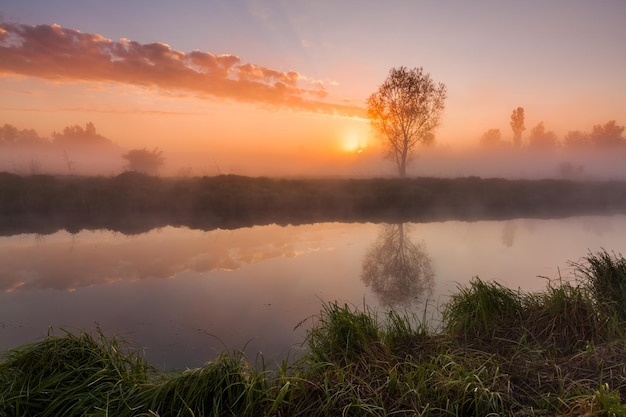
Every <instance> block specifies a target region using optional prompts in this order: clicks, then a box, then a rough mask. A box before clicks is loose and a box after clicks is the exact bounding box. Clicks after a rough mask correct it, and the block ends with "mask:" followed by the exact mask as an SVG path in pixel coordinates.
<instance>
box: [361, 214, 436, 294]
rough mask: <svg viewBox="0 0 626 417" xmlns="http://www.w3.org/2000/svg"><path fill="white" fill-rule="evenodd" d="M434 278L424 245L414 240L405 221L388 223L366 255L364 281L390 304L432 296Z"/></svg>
mask: <svg viewBox="0 0 626 417" xmlns="http://www.w3.org/2000/svg"><path fill="white" fill-rule="evenodd" d="M434 278H435V273H434V271H433V268H432V261H431V259H430V256H429V255H428V253H427V252H426V248H425V245H424V244H422V243H420V244H417V245H415V244H414V243H413V242H411V240H410V239H409V237H408V232H407V230H406V229H405V225H404V224H403V223H400V224H390V225H386V226H385V227H384V229H383V231H382V233H381V234H380V235H379V237H378V239H377V241H376V242H375V243H374V245H372V247H371V248H370V250H369V251H368V252H367V253H366V255H365V258H364V259H363V271H362V273H361V279H362V280H363V283H364V284H365V285H366V286H368V287H371V288H372V290H373V291H374V293H376V295H377V296H378V297H379V299H380V301H381V302H383V303H384V304H387V305H390V306H396V305H410V304H411V303H413V302H417V301H420V300H421V299H422V297H424V296H429V295H430V294H431V293H432V290H433V286H434Z"/></svg>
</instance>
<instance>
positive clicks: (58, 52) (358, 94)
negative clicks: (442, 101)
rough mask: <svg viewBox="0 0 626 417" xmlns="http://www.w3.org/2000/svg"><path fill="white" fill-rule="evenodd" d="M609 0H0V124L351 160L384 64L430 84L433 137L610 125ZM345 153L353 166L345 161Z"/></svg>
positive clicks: (373, 149) (620, 75)
mask: <svg viewBox="0 0 626 417" xmlns="http://www.w3.org/2000/svg"><path fill="white" fill-rule="evenodd" d="M625 21H626V2H624V1H623V0H599V1H594V2H591V1H586V0H548V1H545V0H528V1H523V2H522V1H495V0H476V1H471V2H470V1H460V0H422V1H420V0H414V1H399V0H388V1H385V2H382V1H369V0H362V1H356V0H346V1H341V2H337V1H327V0H319V1H302V0H291V1H287V0H285V1H279V0H267V1H259V0H228V1H226V0H224V1H208V0H207V1H201V0H181V1H177V2H172V1H163V0H133V1H116V0H111V1H102V0H100V1H99V0H84V1H79V0H26V1H13V0H0V124H4V123H8V124H12V125H14V126H16V127H18V128H20V129H25V128H29V129H30V128H33V129H35V130H37V132H38V133H39V134H40V135H41V136H46V137H48V136H50V135H51V134H52V132H54V131H57V132H58V131H61V130H62V129H63V128H64V127H65V126H69V125H74V124H78V125H82V126H84V125H85V124H86V123H87V122H93V123H94V125H95V126H96V128H97V130H98V133H100V134H102V135H103V136H105V137H107V138H109V139H111V140H112V141H114V142H115V143H117V144H119V145H120V146H122V147H124V148H127V149H131V148H143V147H147V148H150V149H152V148H154V147H158V148H160V149H161V150H163V152H164V155H165V156H166V158H168V159H167V160H168V161H169V162H168V163H169V164H170V166H172V165H176V166H179V167H182V166H183V164H184V161H185V157H184V156H183V155H187V158H191V156H190V155H192V156H193V157H197V158H202V160H204V161H205V166H204V170H205V171H204V172H199V173H204V174H206V173H216V172H219V173H225V172H234V173H242V174H248V173H263V172H268V173H280V172H285V173H290V174H294V173H298V172H302V173H304V172H323V171H324V170H325V169H328V170H329V172H330V171H331V170H332V169H331V168H330V167H337V166H344V167H348V168H347V169H348V170H349V169H353V170H357V169H362V167H361V166H360V165H359V158H367V157H370V158H374V157H375V158H376V159H380V158H382V156H381V154H380V149H379V142H378V139H377V138H376V137H375V135H374V134H373V132H372V130H371V128H370V125H369V123H368V121H367V119H366V118H365V115H366V107H365V106H366V104H365V103H366V100H367V98H368V96H369V95H371V94H372V93H374V92H375V91H376V89H377V88H378V86H379V85H380V84H381V83H382V82H383V81H384V79H385V77H386V76H387V74H388V72H389V70H390V69H391V68H393V67H398V66H406V67H409V68H413V67H422V68H423V69H424V71H425V72H427V73H429V74H430V75H431V77H432V78H433V79H434V81H436V82H442V83H444V84H446V86H447V91H448V98H447V100H446V108H445V111H444V114H443V117H442V120H441V125H440V126H439V128H438V129H437V131H436V145H435V146H437V147H440V148H453V149H462V148H465V147H468V146H472V145H475V144H477V143H478V140H479V138H480V136H481V135H482V133H483V132H485V131H486V130H487V129H491V128H498V129H500V130H501V131H502V133H503V137H504V138H507V139H508V138H509V136H510V135H511V134H512V132H511V129H510V126H509V120H510V115H511V112H512V110H513V109H515V108H516V107H518V106H521V107H524V109H525V113H526V127H527V129H530V128H531V127H533V126H534V125H536V124H538V123H539V122H541V121H543V122H544V124H545V126H546V128H547V129H549V130H553V131H555V132H556V133H557V135H559V136H560V137H562V136H563V135H565V134H566V133H567V132H568V131H570V130H582V131H589V130H591V127H592V126H593V125H595V124H601V123H605V122H607V121H609V120H616V121H617V122H618V124H620V125H623V124H626V77H625V76H624V73H625V72H624V71H625V68H626V48H624V46H623V43H624V40H625V39H626V25H625V24H624V22H625ZM359 167H361V168H359Z"/></svg>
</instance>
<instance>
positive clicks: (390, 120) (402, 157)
mask: <svg viewBox="0 0 626 417" xmlns="http://www.w3.org/2000/svg"><path fill="white" fill-rule="evenodd" d="M446 96H447V90H446V86H445V85H444V84H442V83H438V84H435V82H434V81H433V80H432V78H431V77H430V74H428V73H424V71H423V69H422V68H421V67H420V68H413V69H408V68H406V67H399V68H392V69H391V70H390V71H389V75H388V76H387V79H386V80H385V82H383V84H381V85H380V86H379V87H378V91H377V92H375V93H374V94H372V95H371V96H370V97H369V98H368V99H367V107H368V109H367V114H368V117H369V119H370V123H371V124H372V127H373V128H374V130H375V131H376V132H377V133H378V134H379V135H380V137H381V139H382V141H383V143H384V145H385V148H386V156H387V157H388V158H390V159H392V160H394V161H395V163H396V165H397V167H398V173H399V174H400V176H401V177H406V166H407V162H408V161H409V159H410V157H411V155H412V152H413V150H414V148H415V146H416V145H417V144H418V143H422V144H429V143H432V142H433V141H434V139H435V136H434V131H435V129H436V128H437V126H439V120H440V118H441V113H442V112H443V110H444V108H445V105H444V102H445V99H446Z"/></svg>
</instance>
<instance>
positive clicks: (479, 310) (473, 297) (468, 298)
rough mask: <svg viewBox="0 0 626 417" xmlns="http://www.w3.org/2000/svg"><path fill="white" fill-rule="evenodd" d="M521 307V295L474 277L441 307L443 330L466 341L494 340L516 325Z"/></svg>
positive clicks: (522, 308) (497, 284) (522, 303)
mask: <svg viewBox="0 0 626 417" xmlns="http://www.w3.org/2000/svg"><path fill="white" fill-rule="evenodd" d="M524 304H525V300H524V295H523V294H522V293H521V292H519V291H517V292H516V291H513V290H511V289H509V288H507V287H505V286H503V285H502V284H499V283H497V282H484V281H482V280H481V279H480V278H478V277H475V278H474V279H472V281H471V282H470V285H469V287H460V288H459V291H458V293H457V294H454V295H452V297H451V299H450V301H449V302H448V303H446V304H445V305H444V308H443V312H442V317H443V321H444V323H445V324H444V326H445V331H446V332H448V333H449V334H451V335H457V336H460V337H463V338H464V339H465V340H473V339H485V338H493V337H495V336H497V333H498V331H500V330H501V329H502V328H511V327H512V326H513V325H514V324H515V322H516V321H517V322H519V319H520V317H521V315H522V312H523V310H524Z"/></svg>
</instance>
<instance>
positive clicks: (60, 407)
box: [0, 252, 626, 417]
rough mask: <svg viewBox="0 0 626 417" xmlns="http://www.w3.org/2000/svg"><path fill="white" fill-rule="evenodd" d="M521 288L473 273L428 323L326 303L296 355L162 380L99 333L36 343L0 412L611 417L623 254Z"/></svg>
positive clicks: (228, 359) (8, 385)
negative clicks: (570, 276)
mask: <svg viewBox="0 0 626 417" xmlns="http://www.w3.org/2000/svg"><path fill="white" fill-rule="evenodd" d="M575 266H576V274H575V278H576V279H575V280H573V281H571V282H570V281H568V282H566V281H563V282H559V283H553V284H551V285H549V286H548V287H547V288H546V290H545V291H542V292H538V293H523V292H520V291H513V290H511V289H508V288H505V287H502V286H500V285H498V284H495V283H489V282H484V281H481V280H480V279H479V278H475V279H474V280H473V281H472V282H471V283H470V284H469V285H468V286H467V287H460V288H459V289H458V292H457V293H456V294H454V295H453V296H452V298H451V299H450V301H449V302H448V303H447V304H445V305H443V306H441V309H442V313H443V321H442V323H440V324H439V325H438V326H436V328H433V327H432V326H431V325H430V324H429V323H427V322H426V321H425V320H424V319H423V318H420V317H418V316H417V315H415V314H413V313H409V312H396V311H389V312H384V313H382V312H375V311H369V310H362V309H359V308H357V307H354V306H348V305H340V304H337V303H329V304H326V305H324V306H323V307H322V310H321V312H320V314H319V315H318V316H317V317H315V318H313V319H312V320H313V323H304V324H307V325H308V324H310V328H309V330H308V332H307V337H306V340H305V341H304V344H305V346H306V353H305V354H304V356H302V357H300V358H298V359H296V360H293V361H289V360H288V359H285V360H284V361H283V363H281V364H278V365H277V366H275V367H274V366H268V365H267V364H265V363H264V362H263V358H262V357H257V358H252V359H250V358H246V357H245V356H244V355H243V354H242V353H240V352H238V351H225V352H224V353H223V354H222V355H221V356H220V357H219V358H218V359H216V360H214V361H212V362H209V363H207V364H206V365H205V366H203V367H201V368H198V369H188V370H184V371H178V372H173V373H165V372H162V371H158V370H156V369H155V368H153V367H151V366H150V365H149V364H147V363H146V361H145V360H144V359H143V356H142V354H141V352H140V350H138V349H135V348H133V347H132V345H130V344H127V343H126V342H124V341H122V340H119V339H116V338H109V339H107V338H105V337H104V336H103V335H102V334H101V333H99V334H96V335H91V334H87V333H84V332H83V333H78V334H73V333H66V334H64V335H62V336H54V335H48V336H47V337H46V338H44V339H43V340H41V341H39V342H35V343H32V344H29V345H25V346H21V347H18V348H16V349H13V350H10V351H8V352H5V353H4V354H3V355H2V357H1V358H0V416H18V415H19V416H35V415H36V416H59V415H63V416H86V415H89V416H152V417H154V416H161V417H165V416H190V417H191V416H364V415H369V416H415V415H419V416H487V415H512V416H581V415H584V416H624V415H626V405H624V404H623V402H622V400H621V399H622V398H624V396H625V395H626V368H625V367H624V363H625V361H626V340H625V339H624V334H625V331H626V307H625V306H626V259H624V258H623V257H622V256H621V255H615V254H609V253H608V252H600V253H596V254H589V256H588V257H587V258H585V260H584V261H583V262H582V263H580V264H577V265H575Z"/></svg>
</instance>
